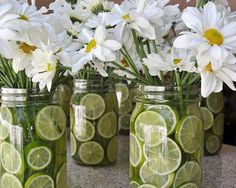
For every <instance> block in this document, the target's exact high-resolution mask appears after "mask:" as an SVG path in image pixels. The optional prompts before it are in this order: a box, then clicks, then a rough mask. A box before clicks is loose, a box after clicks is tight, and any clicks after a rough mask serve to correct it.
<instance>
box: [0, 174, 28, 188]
mask: <svg viewBox="0 0 236 188" xmlns="http://www.w3.org/2000/svg"><path fill="white" fill-rule="evenodd" d="M1 187H4V188H23V186H22V184H21V181H20V180H19V179H18V178H17V177H16V176H14V175H13V174H9V173H7V172H6V173H4V174H3V175H2V181H1Z"/></svg>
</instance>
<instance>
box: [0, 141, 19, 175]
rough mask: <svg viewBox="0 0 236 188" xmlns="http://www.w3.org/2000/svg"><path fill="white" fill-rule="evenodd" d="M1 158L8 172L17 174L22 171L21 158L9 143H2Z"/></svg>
mask: <svg viewBox="0 0 236 188" xmlns="http://www.w3.org/2000/svg"><path fill="white" fill-rule="evenodd" d="M0 156H1V157H0V159H1V161H2V166H3V168H4V169H5V170H6V171H7V172H9V173H11V174H16V173H17V172H19V171H20V169H21V166H22V160H21V156H20V153H19V152H18V151H17V150H16V149H15V147H14V146H13V145H11V144H9V143H7V142H4V143H2V144H1V149H0Z"/></svg>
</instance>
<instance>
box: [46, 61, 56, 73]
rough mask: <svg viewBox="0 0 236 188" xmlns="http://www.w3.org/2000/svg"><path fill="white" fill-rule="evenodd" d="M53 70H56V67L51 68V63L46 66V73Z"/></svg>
mask: <svg viewBox="0 0 236 188" xmlns="http://www.w3.org/2000/svg"><path fill="white" fill-rule="evenodd" d="M53 70H56V66H52V64H51V63H48V64H47V71H48V72H50V71H53Z"/></svg>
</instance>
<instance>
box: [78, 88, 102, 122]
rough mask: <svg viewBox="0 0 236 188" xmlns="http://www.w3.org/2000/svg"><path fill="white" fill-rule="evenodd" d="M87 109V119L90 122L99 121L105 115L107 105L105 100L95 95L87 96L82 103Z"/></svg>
mask: <svg viewBox="0 0 236 188" xmlns="http://www.w3.org/2000/svg"><path fill="white" fill-rule="evenodd" d="M80 105H81V106H83V107H84V108H85V114H84V115H85V117H86V118H87V119H89V120H95V119H98V118H99V117H100V116H102V114H103V113H104V111H105V109H106V104H105V101H104V100H103V98H102V97H101V96H100V95H98V94H95V93H89V94H87V95H85V96H84V97H83V98H82V99H81V102H80Z"/></svg>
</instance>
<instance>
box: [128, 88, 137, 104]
mask: <svg viewBox="0 0 236 188" xmlns="http://www.w3.org/2000/svg"><path fill="white" fill-rule="evenodd" d="M136 95H137V89H135V88H132V89H131V90H130V91H129V98H130V100H131V102H133V103H135V97H136Z"/></svg>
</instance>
